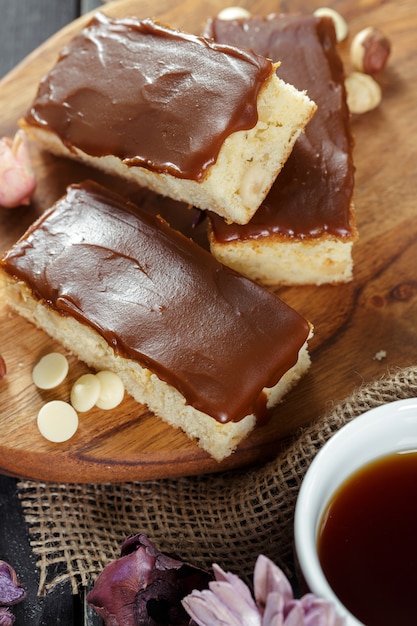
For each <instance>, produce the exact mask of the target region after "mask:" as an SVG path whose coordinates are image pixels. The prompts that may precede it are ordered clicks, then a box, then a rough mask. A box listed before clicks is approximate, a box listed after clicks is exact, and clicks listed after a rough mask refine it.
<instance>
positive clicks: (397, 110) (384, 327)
mask: <svg viewBox="0 0 417 626" xmlns="http://www.w3.org/2000/svg"><path fill="white" fill-rule="evenodd" d="M228 4H230V3H228V2H227V1H226V0H205V1H203V2H200V3H198V4H197V3H195V2H194V0H179V1H177V2H173V1H172V0H159V2H158V3H157V4H156V5H155V3H154V2H153V1H152V2H151V1H150V0H121V1H119V2H115V3H110V4H108V5H105V6H104V7H103V10H104V11H105V12H107V13H108V14H111V15H117V16H125V15H136V16H138V17H147V16H151V17H154V18H158V19H160V20H161V21H163V22H164V23H167V24H170V25H171V26H173V27H178V28H183V29H186V30H189V31H191V32H195V33H200V32H201V31H202V28H203V26H204V22H205V20H206V18H207V17H209V16H210V15H214V14H216V13H217V12H218V11H219V10H220V9H221V8H223V7H225V6H228ZM241 4H242V5H243V6H246V7H247V8H249V9H250V10H252V12H253V13H258V14H266V13H268V12H270V11H272V10H277V9H281V10H283V11H286V10H289V9H291V11H294V10H297V9H300V10H304V11H305V10H307V8H308V10H309V11H311V10H312V9H314V8H315V7H317V6H320V5H321V4H322V3H321V2H319V1H317V2H316V1H314V2H312V1H307V0H297V1H296V0H293V1H292V2H291V3H290V2H285V1H282V2H281V3H275V2H274V3H273V2H272V1H271V0H253V1H251V0H246V1H244V2H242V3H241ZM329 5H330V6H333V7H334V8H336V9H338V10H339V11H340V12H341V13H342V14H343V15H344V16H345V17H346V19H347V21H348V23H349V26H350V39H351V37H352V36H353V35H354V34H355V33H356V32H358V31H359V30H360V29H361V28H364V27H365V26H369V25H372V26H377V27H379V28H381V29H382V30H383V31H384V32H385V33H386V34H387V35H388V36H389V38H390V39H391V41H392V45H393V53H392V57H391V59H390V63H389V66H388V68H387V69H386V70H385V71H384V73H383V74H382V75H381V76H380V77H379V81H380V83H381V85H382V89H383V102H382V104H381V106H380V107H379V108H378V109H377V110H375V111H373V112H370V113H368V114H366V115H363V116H361V117H356V118H354V119H353V120H352V127H353V132H354V135H355V142H356V146H355V163H356V169H357V172H356V191H355V204H356V209H357V219H358V227H359V233H360V239H359V242H358V243H357V244H356V246H355V248H354V261H355V271H354V280H353V281H352V282H351V283H349V284H346V285H340V286H329V285H324V286H321V287H310V286H307V287H297V288H283V289H280V290H279V291H278V292H279V294H280V295H281V297H282V298H283V299H284V300H285V301H287V302H288V303H289V304H291V305H292V306H294V307H295V308H296V309H297V310H298V311H299V312H300V313H302V314H303V315H304V316H305V317H307V318H308V319H310V320H311V321H312V322H313V324H314V326H315V337H314V339H313V341H312V343H311V354H312V361H313V364H312V367H311V370H310V372H309V373H308V375H307V376H306V377H305V378H304V379H303V380H302V381H301V382H300V384H299V385H298V386H297V388H296V389H294V390H293V391H292V392H291V393H290V394H289V395H288V396H287V398H286V400H285V402H284V403H282V404H281V405H280V407H279V408H278V409H277V410H276V411H275V415H274V418H273V419H272V420H271V421H270V422H269V424H268V425H267V426H264V427H262V428H259V429H258V430H257V431H256V432H255V433H253V434H252V435H251V436H250V437H249V438H248V439H247V440H246V441H245V442H243V444H242V445H241V446H240V448H239V450H238V451H237V452H236V453H235V454H234V455H232V456H231V457H230V458H229V459H227V460H226V461H225V462H223V463H222V464H221V465H219V464H218V463H217V462H215V461H213V460H212V459H210V458H209V457H208V455H206V454H205V453H204V452H203V451H201V450H200V449H199V448H198V447H197V446H196V445H194V444H193V443H192V442H190V441H189V440H188V439H187V438H186V436H185V435H183V434H182V433H181V432H179V431H176V430H174V429H171V428H170V427H168V426H165V425H164V424H163V423H162V422H161V421H160V420H158V419H156V418H155V417H154V416H153V415H151V414H150V413H149V412H148V411H146V410H145V409H144V408H143V407H141V406H140V405H138V404H136V403H135V402H133V400H131V399H130V398H126V399H125V401H124V402H123V404H122V406H121V407H120V408H119V409H118V410H116V411H112V412H104V411H99V410H93V411H91V412H89V413H86V414H82V415H81V416H80V417H81V419H80V428H79V430H78V432H77V433H76V435H75V436H74V438H73V439H72V440H71V441H70V442H67V443H65V444H60V445H54V444H49V443H48V442H46V441H45V440H43V439H42V437H41V436H40V435H39V434H38V432H37V427H36V415H37V412H38V409H39V408H40V406H41V405H42V404H43V403H44V402H45V401H46V400H48V399H51V398H62V399H67V398H68V394H69V389H70V385H71V383H72V381H73V380H75V378H76V377H78V375H79V374H80V373H81V372H84V371H86V368H85V366H84V365H83V364H81V363H79V362H77V361H76V360H75V359H74V358H73V357H70V377H69V378H68V380H67V381H66V382H65V383H64V384H63V385H62V386H61V387H60V388H59V389H57V390H54V391H53V392H48V393H45V392H39V391H37V390H36V389H35V387H34V386H33V384H32V382H31V370H32V367H33V365H34V364H35V362H36V361H37V360H38V358H39V357H40V356H41V355H42V354H44V353H46V352H48V351H50V350H52V349H59V346H57V345H56V344H55V343H54V342H53V341H51V340H50V339H49V338H48V337H47V336H45V334H44V333H42V332H41V331H39V330H36V329H34V328H33V327H32V326H31V325H30V324H28V323H27V322H25V321H24V320H22V319H20V318H18V317H17V316H16V315H15V314H13V313H11V312H9V311H8V310H7V309H6V308H5V306H4V304H3V303H1V302H0V352H1V353H2V355H3V356H4V358H5V360H6V363H7V367H8V374H7V377H6V378H5V379H4V380H3V381H1V382H0V435H1V436H0V470H1V471H3V472H4V473H9V474H11V475H18V476H24V477H29V478H34V479H41V480H58V481H72V482H90V481H100V482H111V481H121V480H147V479H150V478H158V477H168V476H181V475H188V474H198V473H203V472H217V471H223V470H227V469H231V468H236V467H244V466H249V465H251V464H256V463H259V462H263V461H265V460H266V459H268V458H271V457H272V456H274V455H275V454H276V453H277V451H278V450H279V448H280V446H281V445H283V443H284V442H285V439H286V438H287V437H288V436H290V435H291V434H293V433H294V432H295V431H296V430H297V429H298V428H299V427H300V426H302V425H305V424H308V423H310V422H312V421H313V420H315V419H317V418H318V417H319V416H321V415H322V414H323V412H324V411H326V409H328V408H329V407H330V406H331V405H332V404H333V403H334V402H337V401H338V400H341V399H343V398H344V397H345V396H346V395H348V394H349V393H351V392H352V391H353V390H354V389H355V388H356V387H357V386H359V385H361V384H362V383H363V382H366V381H369V380H372V379H374V378H377V377H380V376H383V375H384V373H386V372H387V371H388V370H389V369H392V368H397V367H404V366H408V365H411V364H415V362H416V360H417V274H416V261H417V218H416V197H417V177H416V175H415V171H414V169H415V163H416V156H417V155H416V152H417V139H416V137H417V120H416V116H415V111H416V107H417V75H416V74H417V67H416V64H415V55H416V52H417V44H416V42H415V28H416V27H417V6H416V3H415V1H414V0H402V1H401V0H400V1H398V0H392V1H390V2H389V1H386V2H381V1H379V0H357V1H354V0H351V1H348V0H340V1H334V2H330V3H329ZM85 20H86V17H85V16H84V17H82V18H80V19H79V20H77V21H76V22H74V23H72V24H71V25H69V26H68V27H66V28H65V29H64V30H63V31H61V32H59V33H58V34H57V35H55V36H54V37H52V39H50V40H49V41H48V42H46V43H45V44H44V45H43V46H41V47H40V48H39V49H37V50H36V51H35V52H33V53H32V54H31V55H30V56H29V57H28V58H27V59H25V60H24V61H23V62H22V63H21V64H20V65H19V66H18V67H17V68H15V70H13V71H12V72H11V73H10V74H8V75H7V76H6V77H5V79H4V80H3V81H2V82H1V84H0V111H1V114H0V135H11V134H13V133H14V132H15V130H16V127H17V119H18V118H19V117H20V115H22V114H23V113H24V112H25V110H26V109H27V107H28V105H29V104H30V102H31V100H32V98H33V96H34V94H35V91H36V88H37V83H38V80H39V79H40V78H41V76H42V75H43V74H44V73H45V72H46V71H47V70H48V69H49V68H50V67H51V66H52V64H53V63H54V61H55V59H56V56H57V53H58V51H59V49H60V48H61V47H62V45H63V44H65V43H66V42H67V41H68V39H69V38H70V37H71V36H72V35H73V34H74V33H75V32H76V31H77V30H78V29H79V28H81V26H82V25H83V23H84V22H85ZM349 41H350V40H348V41H347V42H344V43H343V44H342V45H341V54H342V56H343V58H344V59H345V61H346V70H347V71H349V70H350V66H349V61H348V46H349ZM32 156H33V161H34V164H35V167H36V172H37V176H38V180H39V185H38V189H37V192H36V194H35V197H34V199H33V203H32V206H31V207H30V208H21V209H20V208H19V209H16V210H13V211H11V210H10V211H6V210H4V211H2V212H1V213H0V253H2V252H3V251H4V250H5V249H7V248H8V247H9V246H10V245H11V244H12V243H13V242H14V241H15V240H16V239H17V237H18V236H20V235H21V234H22V233H23V232H24V230H25V229H26V227H27V226H28V225H29V224H30V223H31V222H32V221H33V219H34V218H35V217H36V216H37V215H38V214H39V213H40V212H42V211H43V210H44V209H45V208H47V207H48V206H49V205H50V204H51V203H52V202H54V201H55V200H56V199H57V198H58V197H59V196H60V195H62V194H63V193H64V190H65V187H66V185H67V184H69V183H71V182H75V181H78V180H82V179H84V178H86V177H90V178H95V179H96V180H98V181H101V182H104V179H103V176H102V175H101V174H98V173H96V172H94V171H92V170H88V169H87V168H85V167H82V166H80V165H75V164H70V163H68V162H66V161H65V160H62V159H55V158H53V157H52V156H49V155H46V154H44V153H41V152H38V150H37V149H36V148H35V147H33V148H32ZM107 182H109V181H108V179H107ZM114 185H115V186H116V187H117V186H118V187H119V190H120V182H119V181H115V182H114ZM380 351H384V352H385V353H386V357H385V358H383V359H382V360H378V359H377V358H375V357H376V355H377V354H378V353H380Z"/></svg>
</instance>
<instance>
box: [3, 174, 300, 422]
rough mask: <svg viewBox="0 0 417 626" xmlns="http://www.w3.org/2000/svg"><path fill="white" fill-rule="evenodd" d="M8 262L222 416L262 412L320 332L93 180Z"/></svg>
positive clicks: (52, 302)
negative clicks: (268, 391)
mask: <svg viewBox="0 0 417 626" xmlns="http://www.w3.org/2000/svg"><path fill="white" fill-rule="evenodd" d="M1 266H2V267H3V269H4V270H5V271H6V272H8V273H9V274H10V275H12V276H14V277H16V278H18V279H21V280H23V281H24V282H25V283H26V284H27V285H28V286H29V288H30V289H31V290H32V292H33V294H34V296H35V297H36V298H38V299H40V300H42V301H44V303H45V304H46V305H47V306H50V307H52V308H53V309H54V310H56V311H57V312H58V313H60V314H61V315H71V316H74V317H75V318H76V319H77V320H79V321H80V322H81V323H82V324H86V325H89V326H91V327H92V328H94V329H95V330H96V331H98V333H100V334H101V335H102V336H103V337H104V338H105V339H106V340H107V342H108V343H109V345H110V346H112V348H113V349H114V351H115V353H116V354H120V355H122V356H123V357H127V358H130V359H135V360H138V361H139V362H140V363H141V364H142V365H144V366H145V367H148V368H149V369H151V370H152V371H154V372H155V373H156V374H157V375H158V376H159V377H160V378H162V379H163V380H165V381H167V382H168V383H170V384H171V385H173V386H174V387H176V388H177V389H178V390H179V391H180V392H181V393H182V394H183V395H184V396H185V398H186V401H187V403H189V404H191V405H192V406H194V407H195V408H197V409H199V410H201V411H203V412H205V413H207V414H209V415H211V416H212V417H213V418H215V419H217V420H218V421H220V422H227V421H232V420H233V421H235V420H239V419H241V418H243V417H244V416H245V415H248V414H250V413H252V412H253V411H256V407H257V406H259V397H260V396H262V389H263V387H265V386H266V387H269V386H272V385H274V384H275V383H276V382H278V380H279V379H280V378H281V377H282V375H283V374H284V373H285V372H286V371H287V370H288V369H289V368H290V367H292V366H293V365H294V364H295V363H296V361H297V358H298V351H299V349H300V348H301V346H302V345H303V344H304V342H305V341H306V339H307V336H308V333H309V325H308V323H307V322H306V321H305V320H304V319H303V318H302V317H301V316H300V315H299V314H298V313H296V312H295V311H293V310H292V309H291V308H290V307H289V306H287V305H286V304H285V303H284V302H282V301H281V300H280V299H279V298H278V297H277V296H275V295H274V294H272V293H270V292H268V291H267V290H266V289H264V288H262V287H260V286H258V285H256V284H255V283H253V282H252V281H250V280H248V279H245V278H243V277H242V276H240V275H239V274H237V273H236V272H233V271H232V270H229V269H228V268H225V267H224V266H222V265H221V264H220V263H218V262H217V261H216V260H215V259H214V258H213V257H212V256H211V255H210V254H209V253H208V252H207V251H205V250H203V249H202V248H201V247H200V246H198V245H197V244H195V243H194V242H192V241H191V240H189V239H188V238H186V237H185V236H184V235H182V234H180V233H179V232H177V231H174V230H173V229H171V228H170V227H169V226H168V225H167V223H166V222H164V221H163V220H161V219H159V218H158V217H155V216H151V215H150V214H147V213H145V212H143V211H142V210H141V209H140V208H139V207H137V206H135V205H133V204H129V205H126V202H125V201H124V200H123V199H122V198H120V197H119V196H117V195H115V194H112V193H110V192H108V191H106V190H104V189H103V188H101V187H99V186H98V185H96V184H94V183H91V182H86V183H84V184H82V185H73V186H71V187H69V188H68V191H67V195H66V196H65V197H64V198H63V199H61V200H60V201H58V203H57V204H56V205H55V206H54V207H53V208H52V209H50V210H49V211H47V212H46V213H45V214H44V215H43V216H41V217H40V218H39V220H38V221H37V222H35V224H34V225H33V226H32V227H31V228H30V229H29V230H28V231H27V232H26V234H25V235H24V236H23V237H22V238H21V240H20V241H19V242H17V244H16V245H15V246H14V247H13V248H12V249H11V250H10V251H9V252H8V253H7V254H6V255H5V256H4V258H3V259H2V260H1Z"/></svg>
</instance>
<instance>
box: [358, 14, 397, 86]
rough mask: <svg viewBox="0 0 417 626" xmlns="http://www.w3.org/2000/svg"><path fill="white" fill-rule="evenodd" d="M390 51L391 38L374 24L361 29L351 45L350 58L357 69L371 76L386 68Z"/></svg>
mask: <svg viewBox="0 0 417 626" xmlns="http://www.w3.org/2000/svg"><path fill="white" fill-rule="evenodd" d="M390 53H391V44H390V41H389V39H388V38H387V37H386V36H385V35H384V34H383V33H381V31H379V30H378V29H377V28H374V27H373V26H369V27H368V28H364V29H363V30H361V31H360V32H359V33H358V34H357V35H356V36H355V37H354V39H353V40H352V44H351V46H350V60H351V63H352V65H353V67H354V68H355V70H357V71H358V72H365V74H370V75H371V76H375V75H376V74H378V73H379V72H381V71H382V70H383V69H384V67H385V65H386V64H387V61H388V57H389V55H390Z"/></svg>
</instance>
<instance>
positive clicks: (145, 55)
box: [27, 14, 273, 180]
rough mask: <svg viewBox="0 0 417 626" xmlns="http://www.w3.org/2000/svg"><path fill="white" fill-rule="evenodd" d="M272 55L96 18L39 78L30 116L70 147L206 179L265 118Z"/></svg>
mask: <svg viewBox="0 0 417 626" xmlns="http://www.w3.org/2000/svg"><path fill="white" fill-rule="evenodd" d="M272 72H273V65H272V64H271V62H270V61H268V60H266V59H264V58H263V57H260V56H258V55H255V54H254V53H252V52H249V51H248V52H245V51H240V50H237V49H236V48H233V47H230V46H225V45H221V44H216V43H214V42H209V41H207V40H205V39H203V38H200V37H196V36H194V35H188V34H182V33H180V32H178V31H173V30H170V29H168V28H165V27H163V26H160V25H158V24H155V23H154V22H152V21H151V20H149V19H145V20H142V21H137V20H134V19H125V20H117V19H110V18H107V17H105V16H104V15H101V14H98V15H97V16H95V17H94V18H93V19H92V20H91V22H90V24H89V25H88V26H87V27H86V28H85V29H84V30H83V31H82V32H81V33H80V34H79V35H78V36H76V37H75V38H74V39H73V40H72V42H71V43H70V44H69V45H68V47H67V48H66V49H65V50H64V51H63V52H62V54H61V56H60V58H59V60H58V63H57V64H56V65H55V67H54V68H53V69H52V70H51V72H50V73H49V74H48V75H47V76H46V77H45V78H44V79H43V81H42V82H41V85H40V88H39V92H38V94H37V97H36V98H35V101H34V103H33V105H32V107H31V109H30V111H29V112H28V114H27V121H28V122H29V123H31V124H36V125H39V126H42V127H44V128H46V129H49V130H51V131H53V132H54V133H56V134H57V135H58V136H59V137H60V138H61V140H62V141H63V143H65V145H66V146H67V147H68V148H69V149H71V148H72V147H74V146H75V147H77V148H79V149H81V150H83V151H84V152H86V153H87V154H89V155H92V156H105V155H116V156H117V157H119V158H120V159H122V160H123V162H124V163H125V164H126V165H128V166H134V165H140V166H142V167H146V168H148V169H150V170H153V171H156V172H168V173H170V174H172V175H174V176H177V177H179V178H190V179H194V180H200V179H201V178H202V177H203V176H204V173H205V171H206V169H207V167H209V166H210V165H211V164H213V163H214V162H215V161H216V159H217V155H218V153H219V150H220V148H221V145H222V143H223V142H224V140H225V139H226V138H227V137H228V136H229V135H230V134H231V133H233V132H235V131H238V130H243V129H250V128H253V127H254V126H255V125H256V123H257V121H258V113H257V97H258V93H259V90H260V88H261V87H262V86H263V85H264V83H265V81H266V80H267V79H268V78H269V77H270V76H271V74H272Z"/></svg>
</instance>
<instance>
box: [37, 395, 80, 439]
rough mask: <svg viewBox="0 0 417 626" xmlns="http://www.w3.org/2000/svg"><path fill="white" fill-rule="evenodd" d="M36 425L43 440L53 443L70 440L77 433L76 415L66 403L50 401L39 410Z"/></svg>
mask: <svg viewBox="0 0 417 626" xmlns="http://www.w3.org/2000/svg"><path fill="white" fill-rule="evenodd" d="M37 423H38V428H39V431H40V433H41V435H42V436H43V437H45V439H48V441H52V442H53V443H62V442H63V441H68V439H71V437H72V436H73V435H74V434H75V432H76V431H77V428H78V415H77V412H76V411H75V409H74V408H73V407H72V406H71V405H70V404H68V402H63V401H62V400H52V401H51V402H47V403H46V404H44V405H43V407H42V408H41V409H40V411H39V413H38V422H37Z"/></svg>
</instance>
